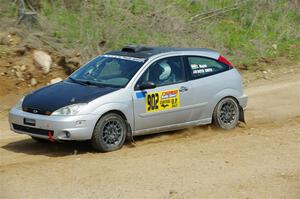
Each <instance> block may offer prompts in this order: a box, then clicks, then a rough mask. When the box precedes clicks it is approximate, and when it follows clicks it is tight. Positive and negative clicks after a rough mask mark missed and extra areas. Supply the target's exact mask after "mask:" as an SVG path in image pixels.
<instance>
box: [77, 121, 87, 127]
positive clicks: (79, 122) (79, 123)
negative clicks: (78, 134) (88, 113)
mask: <svg viewBox="0 0 300 199" xmlns="http://www.w3.org/2000/svg"><path fill="white" fill-rule="evenodd" d="M84 123H85V120H78V121H76V123H75V126H82V125H84Z"/></svg>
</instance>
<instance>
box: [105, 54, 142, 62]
mask: <svg viewBox="0 0 300 199" xmlns="http://www.w3.org/2000/svg"><path fill="white" fill-rule="evenodd" d="M103 56H104V57H110V58H116V59H124V60H128V61H136V62H145V59H143V58H136V57H127V56H120V55H103Z"/></svg>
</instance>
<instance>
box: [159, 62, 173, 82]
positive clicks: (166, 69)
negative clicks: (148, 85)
mask: <svg viewBox="0 0 300 199" xmlns="http://www.w3.org/2000/svg"><path fill="white" fill-rule="evenodd" d="M159 66H160V69H161V74H160V75H159V80H160V81H164V80H167V79H168V78H169V77H170V75H171V66H170V65H169V64H167V63H166V62H162V63H159Z"/></svg>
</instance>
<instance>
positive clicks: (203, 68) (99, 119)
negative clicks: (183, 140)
mask: <svg viewBox="0 0 300 199" xmlns="http://www.w3.org/2000/svg"><path fill="white" fill-rule="evenodd" d="M246 104H247V97H246V96H245V95H244V94H243V89H242V80H241V76H240V74H239V73H238V71H237V70H236V69H235V68H234V67H233V66H232V64H231V63H230V62H229V61H227V60H226V59H225V58H224V57H223V56H221V55H220V54H219V53H218V52H216V51H213V50H209V49H201V48H200V49H194V48H193V49H186V48H156V47H144V46H126V47H124V48H123V49H122V50H120V51H112V52H109V53H106V54H104V55H101V56H98V57H96V58H94V59H93V60H91V61H90V62H88V63H87V64H85V65H84V66H82V67H81V68H79V69H78V70H77V71H75V72H74V73H73V74H72V75H71V76H69V77H68V78H67V79H65V80H64V81H62V82H59V83H56V84H53V85H49V86H46V87H43V88H40V89H38V90H36V91H33V92H31V93H30V94H28V95H26V96H24V97H23V98H22V99H21V100H20V101H19V102H18V103H17V104H16V106H15V107H13V108H12V109H11V111H10V113H9V123H10V127H11V130H13V131H14V132H16V133H22V134H27V135H29V136H31V137H32V138H33V139H35V140H37V141H43V140H47V139H48V140H51V141H55V140H56V141H63V140H91V143H92V146H93V147H94V148H95V149H96V150H98V151H101V152H108V151H113V150H116V149H120V148H121V147H122V145H123V144H124V141H125V138H126V137H132V136H137V135H143V134H150V133H156V132H164V131H170V130H175V129H182V128H186V127H191V126H198V125H204V124H210V123H214V124H215V125H216V126H217V127H220V128H223V129H232V128H234V127H235V126H236V125H237V123H238V122H239V121H244V111H243V110H244V108H245V107H246Z"/></svg>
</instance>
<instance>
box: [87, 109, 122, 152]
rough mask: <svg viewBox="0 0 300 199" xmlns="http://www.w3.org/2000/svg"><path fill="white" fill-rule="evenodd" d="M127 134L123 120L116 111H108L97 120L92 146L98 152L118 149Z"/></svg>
mask: <svg viewBox="0 0 300 199" xmlns="http://www.w3.org/2000/svg"><path fill="white" fill-rule="evenodd" d="M126 135H127V125H126V122H125V120H124V119H123V118H122V117H121V116H120V115H119V114H116V113H108V114H106V115H104V116H103V117H101V119H100V120H99V121H98V122H97V124H96V126H95V129H94V132H93V136H92V146H93V147H94V148H95V149H96V150H97V151H100V152H110V151H114V150H118V149H120V148H121V147H122V146H123V144H124V142H125V138H126Z"/></svg>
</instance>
